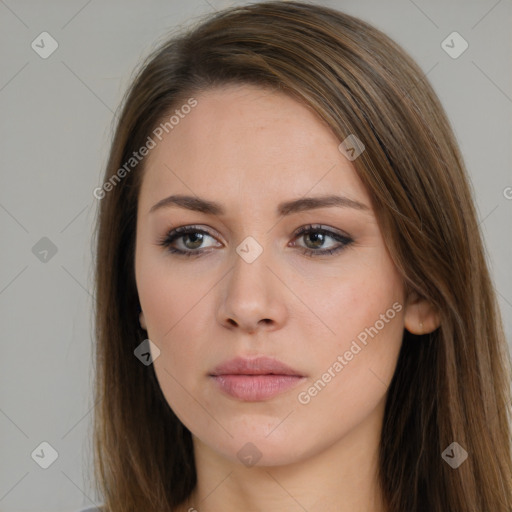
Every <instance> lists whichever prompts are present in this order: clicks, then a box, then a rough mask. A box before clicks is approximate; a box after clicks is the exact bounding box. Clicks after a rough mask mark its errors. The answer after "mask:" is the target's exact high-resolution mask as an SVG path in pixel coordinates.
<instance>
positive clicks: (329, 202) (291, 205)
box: [149, 194, 370, 216]
mask: <svg viewBox="0 0 512 512" xmlns="http://www.w3.org/2000/svg"><path fill="white" fill-rule="evenodd" d="M170 206H178V207H180V208H185V209H187V210H192V211H196V212H201V213H205V214H208V215H223V214H224V213H225V210H224V208H223V206H222V205H221V204H219V203H216V202H215V201H210V200H207V199H202V198H200V197H194V196H187V195H182V194H177V195H171V196H169V197H165V198H164V199H162V200H160V201H158V203H156V204H155V205H153V206H152V207H151V209H150V210H149V213H151V212H154V211H156V210H159V209H161V208H164V207H170ZM333 206H336V207H339V208H354V209H356V210H361V211H370V208H369V207H368V206H367V205H366V204H363V203H360V202H359V201H355V200H354V199H349V198H348V197H345V196H336V195H328V196H317V197H304V198H301V199H294V200H291V201H285V202H283V203H280V204H279V205H278V207H277V214H278V215H280V216H286V215H291V214H292V213H297V212H302V211H305V210H313V209H315V208H326V207H333Z"/></svg>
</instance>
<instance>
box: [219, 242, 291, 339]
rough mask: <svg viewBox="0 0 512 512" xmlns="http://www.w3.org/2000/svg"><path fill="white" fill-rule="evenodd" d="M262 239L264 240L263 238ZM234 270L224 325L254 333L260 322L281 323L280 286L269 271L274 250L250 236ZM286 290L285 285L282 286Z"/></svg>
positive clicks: (229, 280) (235, 260) (239, 249)
mask: <svg viewBox="0 0 512 512" xmlns="http://www.w3.org/2000/svg"><path fill="white" fill-rule="evenodd" d="M259 238H261V239H263V235H260V236H259ZM235 251H236V252H235V254H234V257H233V268H232V271H231V272H230V273H229V274H228V276H227V281H226V283H227V284H226V289H225V295H224V301H223V306H222V309H221V316H222V318H221V321H223V322H226V321H227V322H229V323H230V324H231V325H232V324H233V322H234V323H236V324H238V325H239V326H240V327H243V328H246V329H249V330H253V329H255V328H256V326H257V324H258V322H260V321H262V320H263V321H264V322H265V323H268V322H269V321H273V322H280V320H281V319H280V316H281V315H282V313H283V304H280V299H279V296H280V295H279V294H280V292H279V290H278V287H279V286H280V283H279V281H278V280H276V278H275V276H274V275H273V273H272V272H271V271H270V270H269V268H268V267H267V265H269V263H270V260H271V259H272V258H270V256H271V254H270V246H267V247H265V248H264V247H263V241H262V243H260V242H259V241H258V240H256V238H255V237H253V236H247V237H246V238H244V239H243V240H242V242H241V243H240V244H239V245H238V246H237V247H236V249H235ZM281 286H282V285H281Z"/></svg>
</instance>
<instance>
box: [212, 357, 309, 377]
mask: <svg viewBox="0 0 512 512" xmlns="http://www.w3.org/2000/svg"><path fill="white" fill-rule="evenodd" d="M269 374H273V375H297V376H300V377H303V375H302V374H301V373H300V372H298V371H297V370H294V369H293V368H291V367H289V366H288V365H286V364H284V363H282V362H281V361H278V360H277V359H272V358H271V357H264V356H262V357H256V358H254V359H247V358H244V357H235V358H234V359H230V360H229V361H225V362H224V363H221V364H219V365H218V366H216V367H215V368H214V369H213V371H212V372H211V373H210V375H269Z"/></svg>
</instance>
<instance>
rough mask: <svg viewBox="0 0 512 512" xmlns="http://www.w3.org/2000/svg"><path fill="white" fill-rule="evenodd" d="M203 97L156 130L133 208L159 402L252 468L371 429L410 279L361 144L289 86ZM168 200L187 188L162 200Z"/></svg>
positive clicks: (207, 442) (198, 436)
mask: <svg viewBox="0 0 512 512" xmlns="http://www.w3.org/2000/svg"><path fill="white" fill-rule="evenodd" d="M195 99H196V100H197V105H195V106H194V107H193V108H190V109H189V108H183V109H181V110H180V108H179V107H178V110H179V114H180V115H179V116H178V117H179V122H177V123H175V124H173V127H172V130H169V131H168V133H165V132H164V136H163V137H162V140H161V141H158V139H155V141H156V142H157V145H156V147H154V148H153V149H151V151H150V154H149V155H148V160H147V162H146V169H145V176H144V179H143V183H142V187H141V190H140V196H139V204H138V218H137V239H136V240H137V243H136V264H135V267H136V282H137V288H138V293H139V298H140V303H141V307H142V310H143V315H142V325H143V326H145V328H146V329H147V332H148V338H149V339H150V340H151V342H152V343H153V344H154V345H155V346H156V347H158V349H159V350H160V354H159V355H158V357H155V360H154V363H153V364H154V369H155V372H156V375H157V378H158V381H159V384H160V386H161V388H162V391H163V394H164V396H165V398H166V400H167V401H168V403H169V405H170V407H171V408H172V409H173V410H174V412H175V413H176V415H177V416H178V417H179V418H180V419H181V421H182V422H183V424H184V425H185V426H186V427H187V428H188V429H189V430H190V431H191V432H192V434H193V435H194V437H195V441H196V443H197V442H200V443H201V445H202V446H204V447H206V448H207V449H210V450H212V451H214V452H216V453H217V454H220V455H222V456H223V457H224V458H226V459H228V460H231V461H234V462H238V463H244V464H246V465H252V464H255V463H257V464H258V465H282V464H288V463H292V462H297V461H300V460H304V459H305V458H307V457H311V456H314V455H315V454H319V453H320V452H321V451H323V450H325V449H326V448H328V447H331V446H333V445H334V444H336V443H343V441H344V440H347V439H349V436H350V435H352V434H353V433H354V432H357V431H359V432H367V433H368V432H374V433H375V432H376V431H377V429H379V428H380V422H381V420H382V414H383V407H384V399H385V394H386V391H387V387H388V385H389V383H390V381H391V378H392V376H393V373H394V370H395V366H396V361H397V356H398V352H399V349H400V345H401V341H402V333H403V328H404V309H403V308H402V305H403V300H404V289H403V285H402V280H401V279H400V277H399V275H398V272H397V270H396V268H395V266H394V264H393V263H392V261H391V259H390V256H389V254H388V252H387V250H386V248H385V245H384V241H383V238H382V234H381V232H380V230H379V227H378V225H377V222H376V218H375V215H374V211H373V209H372V205H371V202H370V197H369V195H368V194H367V192H366V190H365V188H364V187H363V185H362V183H361V181H360V179H359V178H358V176H357V174H356V172H355V169H354V167H353V164H352V163H351V161H350V159H349V158H347V156H346V155H348V154H350V155H351V156H352V152H350V153H346V154H344V153H342V152H341V151H340V150H339V148H338V145H339V143H340V141H339V140H337V139H336V137H335V136H334V135H333V134H332V133H331V132H330V131H329V129H328V128H327V127H326V126H325V125H324V124H323V123H322V122H321V121H320V120H319V119H318V118H317V117H316V116H315V114H314V113H313V112H312V111H311V110H310V109H308V108H307V107H305V106H303V105H302V104H300V103H298V102H296V101H295V100H293V99H292V98H290V97H288V96H286V95H284V94H282V93H275V92H269V91H266V90H264V89H260V88H257V87H254V86H248V85H244V86H229V87H223V88H217V89H212V90H209V91H207V92H205V93H202V94H200V95H198V96H196V97H195ZM191 104H192V103H191ZM185 112H188V113H185ZM174 121H176V120H174ZM356 135H357V134H356ZM349 151H350V150H349ZM169 196H190V199H186V200H185V199H181V200H178V201H172V200H168V201H166V202H164V203H160V205H159V206H158V207H155V205H157V204H158V203H159V202H161V201H162V200H164V199H165V198H168V197H169ZM327 196H339V197H340V198H341V199H338V200H331V201H330V202H327V203H326V204H324V205H320V206H319V204H320V203H319V202H317V201H319V200H320V198H324V197H327ZM203 202H208V203H215V205H216V206H215V209H214V208H212V207H211V206H208V207H207V206H206V205H204V204H203ZM154 207H155V208H154ZM153 208H154V209H153ZM187 226H188V227H191V229H190V231H188V232H185V233H183V232H181V233H178V234H176V236H173V234H172V233H171V236H170V237H169V236H168V235H169V232H170V231H171V230H174V229H176V228H183V227H187ZM301 229H307V231H305V232H304V233H300V230H301ZM166 239H167V245H165V243H164V244H162V242H165V241H166ZM172 250H179V251H183V252H184V254H181V253H176V252H174V253H173V252H171V251H172ZM327 251H330V252H331V253H330V254H329V253H328V252H327ZM141 341H142V340H141ZM153 354H154V356H156V355H157V352H156V351H155V352H154V353H153ZM261 358H265V359H261ZM233 360H234V362H233ZM230 361H231V362H232V363H231V364H230ZM141 364H142V363H141ZM284 367H286V369H285V368H284Z"/></svg>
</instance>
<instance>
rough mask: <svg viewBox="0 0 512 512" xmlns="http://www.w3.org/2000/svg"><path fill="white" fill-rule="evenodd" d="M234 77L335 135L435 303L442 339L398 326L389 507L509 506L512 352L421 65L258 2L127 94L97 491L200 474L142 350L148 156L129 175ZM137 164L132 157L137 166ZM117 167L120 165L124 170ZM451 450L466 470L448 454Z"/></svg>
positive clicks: (141, 488)
mask: <svg viewBox="0 0 512 512" xmlns="http://www.w3.org/2000/svg"><path fill="white" fill-rule="evenodd" d="M231 83H239V84H242V83H249V84H257V85H260V86H262V87H269V88H272V89H275V90H280V91H282V92H286V93H288V94H290V95H291V96H292V97H294V98H296V99H297V100H299V101H302V102H303V103H305V104H306V105H308V106H309V107H310V108H311V109H313V110H314V111H315V112H316V113H317V114H318V116H319V117H320V118H322V119H323V120H324V121H325V123H326V125H327V126H329V127H330V129H331V130H332V131H333V132H334V133H335V134H336V136H338V137H339V140H340V142H341V141H343V140H344V139H345V138H346V137H347V136H348V135H350V134H355V135H356V136H357V137H358V139H360V140H361V141H363V143H364V145H365V151H364V152H363V153H362V154H361V155H360V156H359V157H358V158H357V159H356V160H354V161H353V164H354V166H355V168H356V171H357V173H358V175H359V177H360V179H361V180H362V182H363V183H364V185H365V186H366V187H367V190H368V191H369V193H370V195H371V197H372V200H373V204H374V205H375V208H376V214H377V218H378V221H379V224H380V227H381V230H382V232H383V234H384V240H385V241H386V244H387V246H388V250H389V252H390V254H391V257H392V258H393V261H394V263H395V264H396V266H397V268H398V270H399V271H400V272H401V274H402V276H403V280H404V283H405V285H406V287H407V289H409V290H414V291H415V292H416V293H418V294H419V295H420V296H421V297H424V298H426V299H427V300H428V301H429V302H430V303H431V304H432V305H433V306H434V307H435V308H436V309H437V310H438V311H439V313H440V319H441V324H440V327H439V328H438V329H436V330H435V331H434V332H432V333H430V334H427V335H422V336H416V335H412V334H410V333H409V332H408V331H405V330H404V336H403V342H402V348H401V352H400V355H399V359H398V363H397V368H396V372H395V375H394V377H393V380H392V382H391V385H390V387H389V389H388V395H387V402H386V409H385V415H384V422H383V430H382V438H381V444H380V454H379V476H380V483H381V485H382V489H383V493H384V497H385V500H386V506H387V507H388V509H389V510H390V511H393V512H412V511H415V512H418V511H423V510H424V511H429V512H434V511H439V512H447V511H458V512H462V511H464V512H470V511H471V512H483V511H485V512H510V511H511V510H512V456H511V452H512V450H511V424H510V409H509V406H510V400H511V394H510V358H509V354H508V351H507V345H506V341H505V336H504V333H503V328H502V320H501V318H500V312H499V309H498V305H497V301H496V294H495V291H494V289H493V286H492V283H491V280H490V276H489V272H488V267H487V264H486V261H485V252H484V247H483V242H482V236H481V233H480V231H479V226H478V222H477V216H476V214H475V209H474V203H473V201H474V200H473V197H472V191H471V188H470V186H469V184H468V178H467V175H466V170H465V167H464V163H463V159H462V156H461V154H460V151H459V148H458V146H457V142H456V140H455V137H454V135H453V132H452V128H451V126H450V124H449V121H448V119H447V117H446V115H445V113H444V111H443V108H442V106H441V104H440V102H439V100H438V98H437V96H436V94H435V93H434V91H433V89H432V87H431V85H430V84H429V82H428V80H427V79H426V77H425V76H424V74H423V73H422V71H421V69H420V68H419V67H418V65H417V64H416V63H415V62H414V61H413V60H412V59H411V58H410V57H409V56H408V54H407V53H406V52H404V50H403V49H402V48H400V47H399V46H398V45H397V44H396V43H395V42H393V41H392V40H391V39H390V38H389V37H387V36H386V35H385V34H383V33H382V32H380V31H379V30H377V29H375V28H374V27H372V26H370V25H368V24H367V23H365V22H363V21H361V20H359V19H357V18H355V17H352V16H349V15H347V14H343V13H341V12H339V11H336V10H333V9H330V8H327V7H321V6H318V5H312V4H307V3H300V2H293V1H289V2H265V3H258V4H254V5H248V6H241V7H236V8H231V9H228V10H225V11H221V12H219V13H216V14H214V15H210V16H209V17H208V18H207V19H206V20H201V23H199V24H197V26H195V27H193V28H189V29H188V30H186V31H185V32H180V33H178V34H173V37H172V38H170V39H168V40H166V41H165V42H164V43H163V44H161V45H160V46H159V47H158V48H157V49H156V50H155V51H154V52H153V53H152V54H151V55H150V56H149V57H148V58H147V60H146V61H144V62H143V64H142V66H141V69H140V70H139V72H138V74H137V76H136V77H135V79H134V81H133V84H132V86H131V87H130V89H129V90H128V91H127V94H126V96H125V98H124V101H123V105H122V109H121V112H120V116H119V120H118V125H117V129H116V131H115V134H114V138H113V141H112V147H111V153H110V157H109V161H108V165H107V168H106V172H105V176H104V180H105V184H107V182H108V183H110V185H109V186H106V185H105V186H104V187H102V188H101V191H100V192H101V193H98V194H97V197H99V198H100V209H99V217H98V224H97V228H98V229H97V255H96V258H97V260H96V261H97V263H96V298H97V309H96V336H97V359H96V372H97V377H96V384H95V386H96V388H95V392H96V400H97V401H98V405H97V410H96V415H95V424H94V448H95V470H96V481H97V486H98V487H97V489H98V490H99V491H100V493H101V494H102V496H103V497H104V499H105V509H106V510H107V511H113V512H134V511H138V512H139V511H142V510H158V511H159V512H160V511H169V512H170V511H172V510H175V508H176V506H177V505H178V504H180V503H183V502H184V500H185V499H186V498H187V497H188V496H189V495H190V493H191V491H192V490H193V489H194V486H195V484H196V471H195V466H194V457H193V445H192V440H191V434H190V432H189V430H188V429H187V428H186V427H184V426H183V425H182V423H181V422H180V420H179V419H178V418H177V417H176V416H175V415H174V413H173V411H172V410H171V408H170V407H169V405H168V404H167V402H166V400H165V398H164V396H163V394H162V392H161V390H160V387H159V385H158V381H157V379H156V376H155V373H154V369H153V367H152V365H150V366H145V365H143V364H141V362H140V361H139V360H138V359H137V358H136V357H135V356H134V349H135V348H136V347H137V346H138V345H139V344H140V343H141V341H143V340H144V338H145V331H143V330H142V329H141V328H140V326H139V323H138V312H139V310H138V306H139V304H138V295H137V289H136V283H135V277H134V250H135V234H136V232H135V226H136V217H137V199H138V192H139V188H140V183H141V179H142V175H143V169H144V160H142V161H141V162H140V163H137V164H136V165H135V164H134V165H133V166H132V167H126V165H125V164H126V162H128V161H130V158H131V156H132V154H133V152H134V151H138V150H139V148H141V147H142V146H144V145H145V144H147V141H148V137H149V136H151V134H152V133H153V130H154V129H155V127H156V126H158V125H159V123H160V122H161V121H162V119H165V118H168V117H169V113H170V112H171V113H172V111H173V109H175V108H176V107H177V106H179V105H180V104H181V103H182V102H184V101H185V99H186V98H190V97H192V96H193V95H197V94H199V93H200V92H201V91H204V90H206V89H208V88H211V87H214V86H222V85H225V84H231ZM132 163H133V162H132ZM123 165H125V167H124V169H125V172H120V169H121V168H122V166H123ZM453 442H457V443H458V444H459V445H460V446H461V447H463V448H464V449H465V450H466V451H467V452H468V458H467V460H466V461H464V462H463V463H462V464H461V465H460V466H459V467H458V468H456V469H454V468H452V467H450V465H449V464H447V462H445V460H443V457H442V453H443V451H444V450H445V449H446V448H447V447H449V446H450V445H451V443H453Z"/></svg>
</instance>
